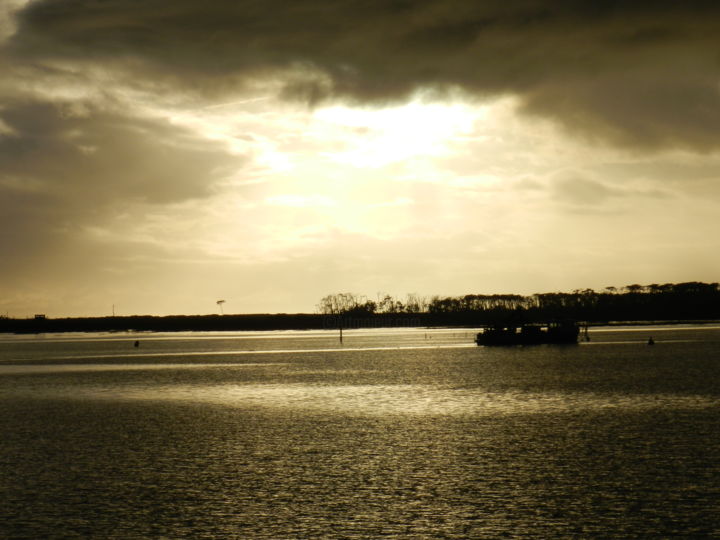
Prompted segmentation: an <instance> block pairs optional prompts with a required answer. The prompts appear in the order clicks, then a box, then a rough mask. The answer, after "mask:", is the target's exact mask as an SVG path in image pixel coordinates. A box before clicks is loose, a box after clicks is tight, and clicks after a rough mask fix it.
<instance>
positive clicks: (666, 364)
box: [0, 326, 720, 538]
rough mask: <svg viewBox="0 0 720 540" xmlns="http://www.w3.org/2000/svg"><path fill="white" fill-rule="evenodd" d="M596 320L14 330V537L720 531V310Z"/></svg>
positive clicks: (9, 392) (3, 478)
mask: <svg viewBox="0 0 720 540" xmlns="http://www.w3.org/2000/svg"><path fill="white" fill-rule="evenodd" d="M650 335H652V336H653V338H654V339H655V341H656V345H654V346H652V347H650V346H648V345H646V342H647V339H648V337H649V336H650ZM591 338H592V339H591V341H590V342H589V343H582V344H580V345H578V346H565V347H560V346H538V347H526V348H522V347H513V348H481V347H476V346H474V344H473V343H472V332H470V331H465V330H457V329H435V330H425V329H417V330H415V329H413V330H356V331H348V332H346V333H345V340H344V343H343V344H342V345H340V344H339V343H338V340H337V335H336V334H335V333H333V332H259V333H236V334H221V333H183V334H141V335H131V334H89V335H80V334H77V335H45V336H31V337H28V336H4V337H0V391H1V394H0V501H2V504H1V505H0V537H2V538H67V537H95V538H146V537H163V538H179V537H189V538H497V537H510V538H513V537H528V538H531V537H532V538H588V537H598V538H649V537H656V538H667V537H670V536H680V537H686V538H690V537H693V538H695V537H720V517H718V516H720V462H719V461H718V458H717V456H718V455H720V400H719V399H718V398H719V397H720V385H718V377H719V376H720V355H719V354H718V353H719V352H720V327H717V326H715V327H675V328H662V327H649V328H640V329H637V328H635V329H633V328H619V329H618V328H614V329H595V330H594V331H591ZM136 339H139V340H140V346H139V347H138V348H135V347H133V342H134V341H135V340H136Z"/></svg>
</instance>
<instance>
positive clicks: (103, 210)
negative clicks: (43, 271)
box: [0, 102, 238, 262]
mask: <svg viewBox="0 0 720 540" xmlns="http://www.w3.org/2000/svg"><path fill="white" fill-rule="evenodd" d="M0 119H1V120H2V121H3V123H4V125H5V130H6V132H5V133H4V134H0V164H1V167H0V251H1V252H2V253H3V255H4V256H5V257H6V262H7V258H8V257H21V258H22V257H24V256H26V255H28V254H33V253H37V252H38V251H39V250H46V249H53V248H54V247H58V246H61V245H62V244H63V243H64V241H65V240H64V239H65V238H66V237H67V238H69V237H72V236H73V235H74V234H76V233H77V230H78V228H81V227H83V226H85V225H87V224H94V225H102V223H103V222H104V220H105V218H106V217H108V216H113V215H117V214H120V213H122V212H124V211H126V210H127V208H128V207H129V205H131V204H137V203H141V204H150V205H152V204H167V203H175V202H181V201H184V200H188V199H193V198H199V197H204V196H207V195H208V194H209V193H211V191H212V189H213V185H214V183H215V182H217V181H218V180H219V179H221V178H222V177H223V175H224V174H227V171H228V168H229V167H231V166H233V165H234V166H237V165H238V158H237V157H235V156H231V155H228V154H227V153H226V152H225V150H224V149H223V148H222V147H219V146H217V145H216V144H214V143H211V142H208V141H206V140H202V139H199V138H197V137H195V136H193V135H192V134H190V133H189V132H186V131H184V130H182V129H178V128H177V127H176V126H173V125H171V124H170V123H168V122H165V121H161V120H151V119H146V118H135V117H132V116H124V115H119V114H116V113H108V112H103V111H98V110H93V109H91V108H78V107H75V106H74V107H69V106H62V105H57V104H56V105H53V104H48V103H44V102H23V103H14V104H8V105H6V106H5V107H4V108H3V109H2V110H0Z"/></svg>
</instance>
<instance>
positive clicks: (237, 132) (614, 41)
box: [0, 0, 720, 317]
mask: <svg viewBox="0 0 720 540" xmlns="http://www.w3.org/2000/svg"><path fill="white" fill-rule="evenodd" d="M591 4H592V6H591ZM625 4H630V3H617V2H592V3H590V2H584V1H579V0H578V1H567V2H553V3H550V2H538V1H523V2H506V1H505V2H467V1H445V0H444V1H439V0H436V1H429V0H427V1H414V2H409V1H398V2H388V1H380V0H376V1H365V2H357V1H345V0H342V1H335V2H321V1H319V0H298V1H295V2H291V3H288V2H279V1H278V0H265V1H262V2H259V1H249V0H241V1H234V0H233V1H230V0H226V1H214V2H197V1H195V0H179V1H176V2H166V1H162V2H161V1H159V0H145V1H131V0H106V1H102V2H101V1H93V2H86V1H80V0H35V1H31V2H27V1H24V0H9V1H7V0H6V1H5V2H3V3H2V4H0V72H1V73H2V74H3V76H2V77H1V78H0V257H1V261H2V263H1V265H0V314H3V315H4V314H6V313H7V314H9V315H10V316H18V317H23V316H27V315H32V314H33V313H46V314H48V315H49V316H76V315H91V316H95V315H107V314H110V313H111V311H112V306H113V305H114V306H115V310H116V313H117V314H119V315H130V314H195V313H200V314H202V313H212V312H217V310H218V306H217V305H216V301H217V300H219V299H224V300H226V303H225V305H224V311H225V313H253V312H311V311H314V310H315V306H316V304H317V302H318V301H319V299H320V298H321V297H322V296H324V295H326V294H329V293H334V292H342V291H350V292H355V293H358V294H363V295H367V296H368V297H369V298H371V299H373V298H375V296H376V295H377V294H378V293H382V294H385V293H390V294H393V295H397V296H400V297H404V296H405V294H406V293H417V294H420V295H427V296H430V295H434V294H439V295H461V294H468V293H509V292H512V293H521V294H531V293H535V292H550V291H569V290H573V289H577V288H595V289H602V288H604V287H606V286H611V285H614V286H622V285H626V284H630V283H643V284H648V283H665V282H678V281H708V282H714V281H718V275H719V273H720V240H718V238H719V233H720V183H719V180H720V154H719V153H718V146H719V145H720V93H719V92H720V86H719V84H720V78H719V74H720V70H719V63H720V56H718V52H717V51H718V50H720V6H718V5H716V4H715V3H710V2H682V3H678V2H663V1H655V2H633V3H632V5H625Z"/></svg>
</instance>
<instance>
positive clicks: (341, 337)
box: [340, 323, 342, 343]
mask: <svg viewBox="0 0 720 540" xmlns="http://www.w3.org/2000/svg"><path fill="white" fill-rule="evenodd" d="M340 343H342V323H340Z"/></svg>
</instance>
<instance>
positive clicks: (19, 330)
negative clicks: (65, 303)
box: [0, 313, 720, 334]
mask: <svg viewBox="0 0 720 540" xmlns="http://www.w3.org/2000/svg"><path fill="white" fill-rule="evenodd" d="M458 319H459V317H456V316H455V317H450V316H447V314H441V315H439V314H428V313H416V314H383V315H375V316H370V317H349V316H348V317H343V318H339V317H337V316H329V315H319V314H307V313H296V314H285V313H280V314H247V315H167V316H150V315H133V316H126V317H66V318H58V319H53V318H42V317H38V318H27V319H12V318H0V333H3V334H55V333H69V332H86V333H90V332H243V331H273V330H299V331H301V330H336V329H339V328H340V326H341V325H342V328H343V329H344V330H358V329H374V328H377V329H381V328H466V329H467V328H479V327H482V326H486V325H487V324H488V323H487V322H486V321H481V320H475V321H473V320H471V319H472V317H463V318H462V319H464V320H458ZM478 319H479V318H478ZM581 324H583V325H585V324H587V326H588V327H613V326H657V325H667V326H674V325H682V324H692V325H709V324H720V320H718V319H670V320H668V319H665V320H612V321H587V322H585V321H581Z"/></svg>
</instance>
